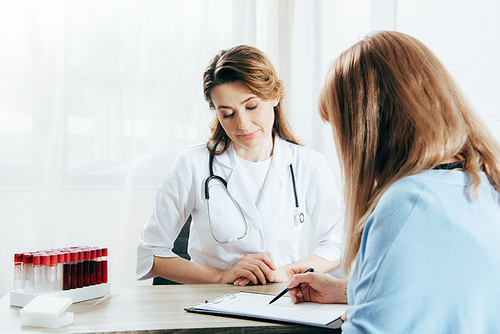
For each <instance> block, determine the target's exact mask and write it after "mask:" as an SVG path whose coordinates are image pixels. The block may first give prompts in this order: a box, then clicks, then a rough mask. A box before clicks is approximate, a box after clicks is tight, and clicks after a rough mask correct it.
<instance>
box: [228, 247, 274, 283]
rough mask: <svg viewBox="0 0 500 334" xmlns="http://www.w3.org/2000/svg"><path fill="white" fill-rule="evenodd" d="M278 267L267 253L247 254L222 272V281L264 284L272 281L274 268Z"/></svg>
mask: <svg viewBox="0 0 500 334" xmlns="http://www.w3.org/2000/svg"><path fill="white" fill-rule="evenodd" d="M277 269H278V268H277V267H276V265H275V264H274V262H273V261H272V260H271V258H270V257H269V256H268V255H267V254H247V255H245V256H243V257H242V258H241V259H240V260H239V261H238V262H236V264H235V265H234V266H233V267H232V268H231V269H229V270H226V271H225V272H224V274H223V282H225V283H233V284H234V285H239V286H243V285H247V284H249V283H250V282H252V283H253V284H258V283H259V282H260V283H262V284H266V282H267V281H269V282H274V281H275V276H274V270H277Z"/></svg>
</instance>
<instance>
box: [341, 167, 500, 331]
mask: <svg viewBox="0 0 500 334" xmlns="http://www.w3.org/2000/svg"><path fill="white" fill-rule="evenodd" d="M469 182H470V179H469V178H468V176H467V174H465V173H464V172H461V171H448V170H432V171H427V172H424V173H421V174H418V175H414V176H411V177H406V178H404V179H402V180H400V181H398V182H396V183H395V184H394V185H392V186H391V187H390V188H389V189H388V190H387V191H386V193H385V194H384V195H383V196H382V198H381V199H380V202H379V203H378V205H377V207H376V208H375V210H374V212H373V214H372V215H371V216H370V217H369V219H368V221H367V224H366V227H365V229H364V232H363V236H362V241H361V247H360V250H359V253H358V257H357V259H356V263H355V268H354V271H353V274H352V277H351V279H350V282H349V285H348V300H349V313H348V316H347V318H348V321H347V322H346V323H344V325H343V326H342V330H343V333H346V334H350V333H384V334H386V333H439V334H444V333H453V334H457V333H498V332H499V331H500V206H499V195H498V193H497V192H496V191H495V189H494V188H493V187H492V186H491V184H490V183H489V181H488V179H487V177H486V175H485V174H484V173H482V174H481V185H480V188H479V192H478V196H479V197H478V199H475V198H474V189H473V188H472V189H471V195H470V196H469V197H468V196H466V195H465V187H466V185H467V184H468V183H469Z"/></svg>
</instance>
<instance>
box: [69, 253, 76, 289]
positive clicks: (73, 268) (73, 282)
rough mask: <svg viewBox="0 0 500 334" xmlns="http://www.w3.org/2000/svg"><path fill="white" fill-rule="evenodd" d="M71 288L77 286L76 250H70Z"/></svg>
mask: <svg viewBox="0 0 500 334" xmlns="http://www.w3.org/2000/svg"><path fill="white" fill-rule="evenodd" d="M70 265H71V286H70V287H71V289H76V288H78V252H77V251H72V252H71V263H70Z"/></svg>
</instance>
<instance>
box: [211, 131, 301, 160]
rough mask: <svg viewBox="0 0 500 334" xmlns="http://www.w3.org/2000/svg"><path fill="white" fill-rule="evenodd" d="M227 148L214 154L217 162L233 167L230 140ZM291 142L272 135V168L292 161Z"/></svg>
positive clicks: (234, 155) (234, 156)
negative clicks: (219, 153)
mask: <svg viewBox="0 0 500 334" xmlns="http://www.w3.org/2000/svg"><path fill="white" fill-rule="evenodd" d="M229 145H230V146H229V147H228V149H227V150H226V151H225V152H224V153H223V154H221V155H216V156H215V159H216V160H217V162H219V163H221V164H223V165H224V166H226V167H229V168H234V166H236V164H237V159H236V150H235V149H234V144H233V143H232V142H231V143H230V144H229ZM292 145H293V144H292V143H289V142H287V141H285V140H283V139H281V137H279V136H275V137H274V148H273V155H272V161H271V165H272V166H273V167H274V168H282V167H288V166H289V165H290V164H291V163H292V158H293V155H292Z"/></svg>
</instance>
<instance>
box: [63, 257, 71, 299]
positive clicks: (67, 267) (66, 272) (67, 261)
mask: <svg viewBox="0 0 500 334" xmlns="http://www.w3.org/2000/svg"><path fill="white" fill-rule="evenodd" d="M69 289H71V253H70V252H64V263H63V290H69Z"/></svg>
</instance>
